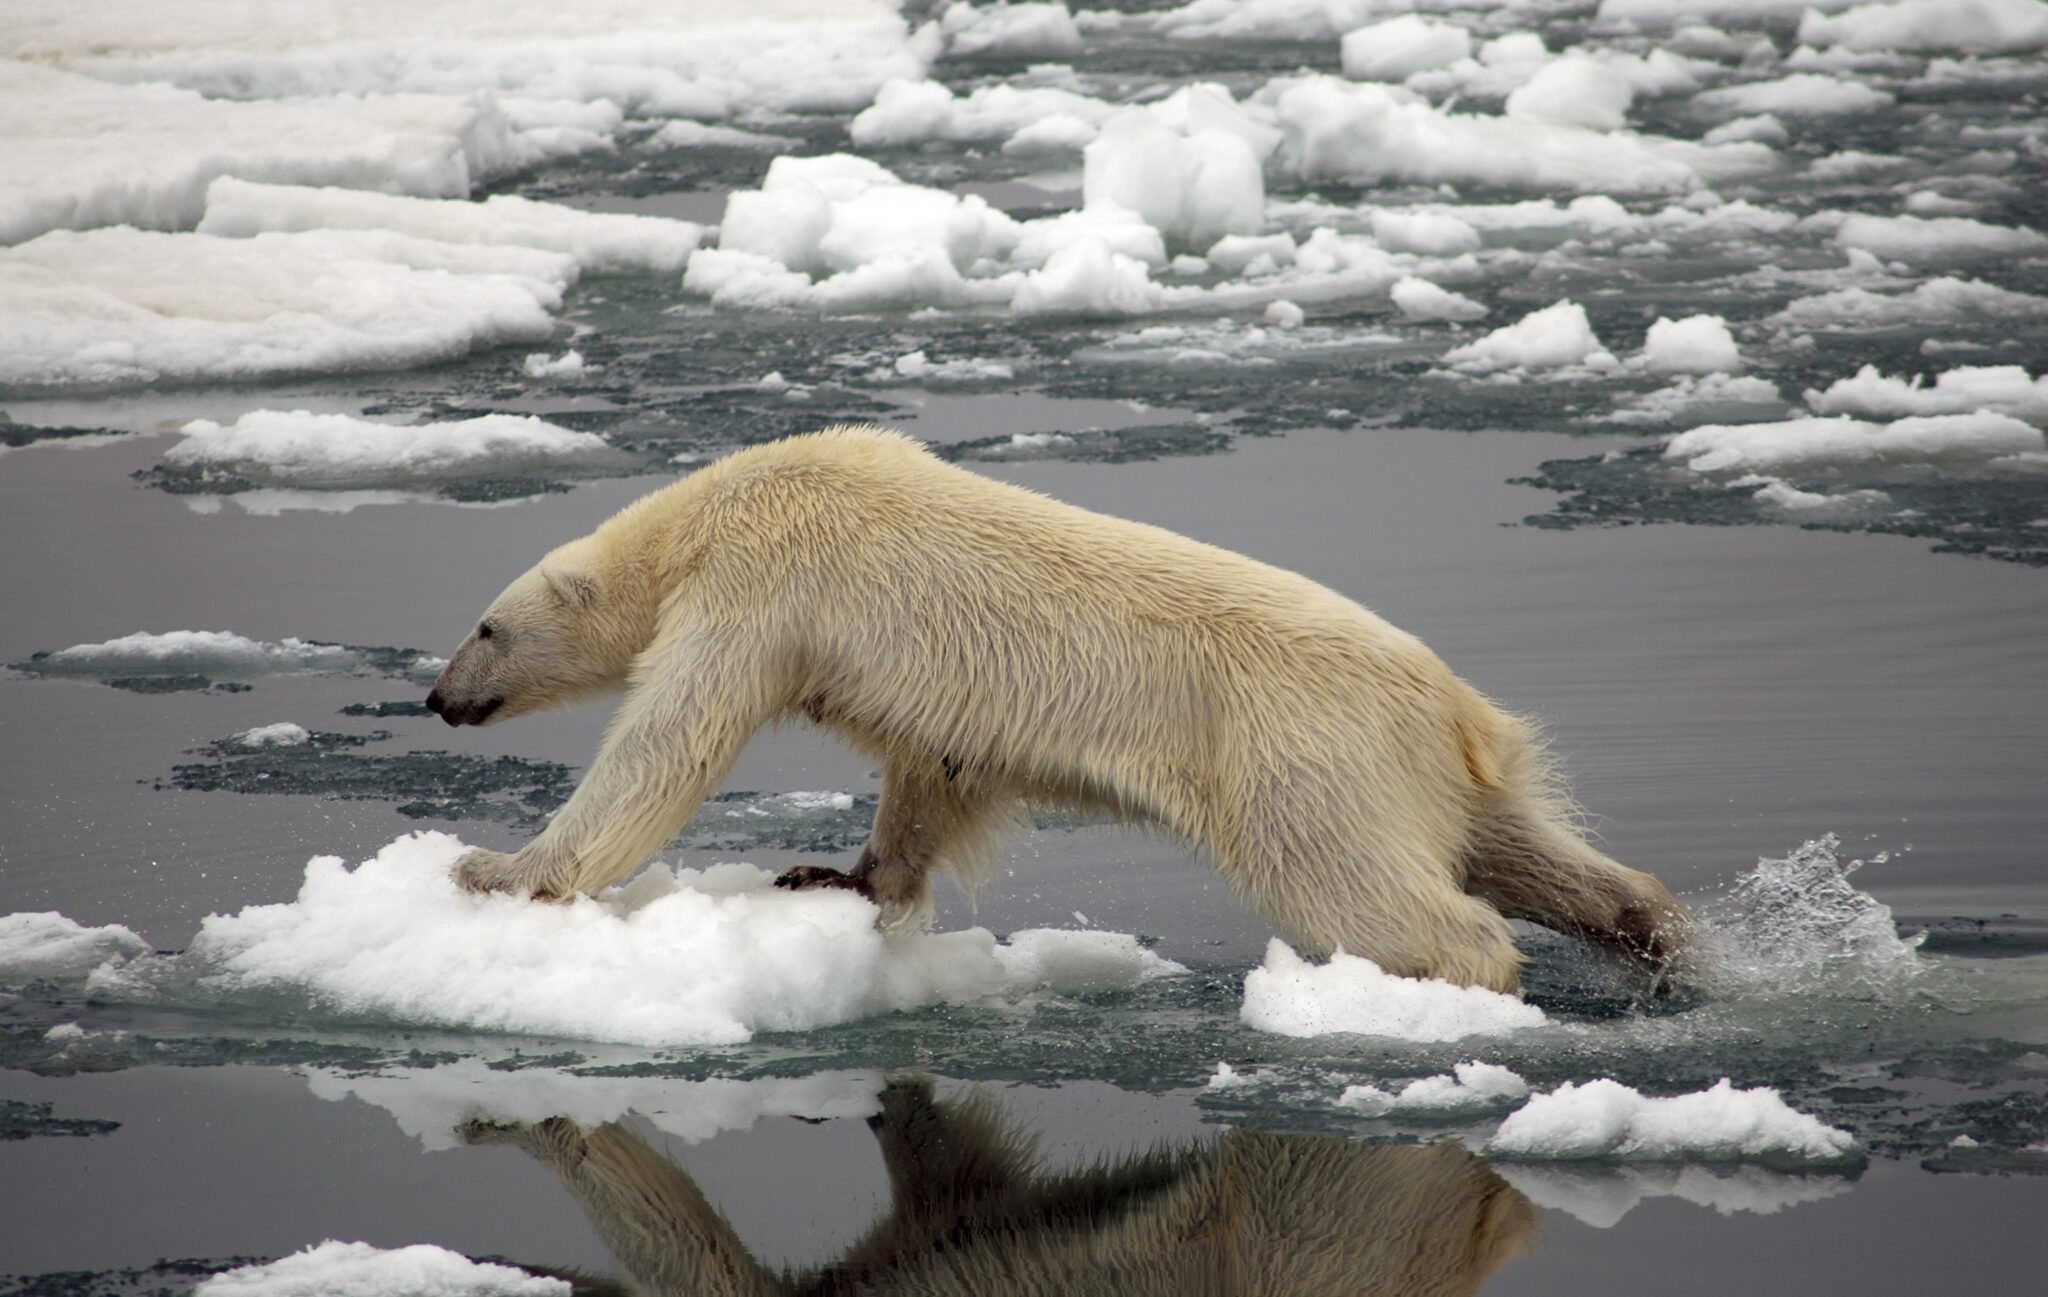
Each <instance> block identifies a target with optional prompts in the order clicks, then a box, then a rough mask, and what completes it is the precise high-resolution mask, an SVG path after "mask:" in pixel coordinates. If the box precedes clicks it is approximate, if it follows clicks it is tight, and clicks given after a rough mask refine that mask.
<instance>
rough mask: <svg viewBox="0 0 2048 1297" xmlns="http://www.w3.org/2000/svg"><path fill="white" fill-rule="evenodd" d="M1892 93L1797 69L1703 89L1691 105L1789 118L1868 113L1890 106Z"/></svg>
mask: <svg viewBox="0 0 2048 1297" xmlns="http://www.w3.org/2000/svg"><path fill="white" fill-rule="evenodd" d="M1892 102H1893V100H1892V96H1891V95H1890V94H1888V93H1886V92H1885V91H1883V90H1878V89H1875V88H1874V87H1871V86H1867V85H1864V84H1863V83H1862V82H1861V81H1856V80H1851V79H1847V78H1844V77H1838V76H1828V75H1825V74H1823V73H1819V72H1796V73H1794V74H1792V75H1791V76H1788V77H1780V78H1778V79H1777V80H1776V81H1750V82H1745V83H1743V84H1742V85H1735V86H1723V87H1721V88H1720V89H1718V90H1703V91H1701V92H1700V93H1699V94H1696V95H1694V96H1693V97H1692V106H1693V107H1694V108H1695V109H1697V110H1698V111H1700V112H1703V113H1708V114H1711V115H1713V116H1717V117H1745V116H1750V115H1753V114H1757V113H1772V114H1777V115H1781V116H1787V117H1828V116H1841V115H1844V114H1848V113H1868V112H1874V111H1876V110H1877V109H1879V108H1889V107H1890V106H1891V105H1892Z"/></svg>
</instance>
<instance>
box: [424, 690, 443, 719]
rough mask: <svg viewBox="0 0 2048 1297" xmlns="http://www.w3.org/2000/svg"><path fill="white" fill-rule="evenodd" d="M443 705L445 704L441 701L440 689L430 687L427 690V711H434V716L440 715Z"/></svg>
mask: <svg viewBox="0 0 2048 1297" xmlns="http://www.w3.org/2000/svg"><path fill="white" fill-rule="evenodd" d="M445 706H446V704H445V703H443V702H442V701H441V691H440V690H439V689H430V690H428V691H427V710H428V711H430V712H432V713H434V715H436V716H439V715H441V712H442V709H443V708H444V707H445Z"/></svg>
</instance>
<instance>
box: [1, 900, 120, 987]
mask: <svg viewBox="0 0 2048 1297" xmlns="http://www.w3.org/2000/svg"><path fill="white" fill-rule="evenodd" d="M149 950H150V947H149V943H148V942H146V941H144V940H143V939H142V938H141V937H138V936H136V935H135V934H134V933H133V932H131V931H129V930H128V929H127V928H124V927H122V926H121V925H119V924H117V923H110V924H108V925H106V926H105V927H100V928H88V927H86V926H84V925H83V924H81V923H78V922H76V921H75V920H72V919H68V918H65V917H64V916H63V915H61V914H58V913H56V912H55V911H50V910H46V911H40V912H35V913H21V914H5V915H0V984H5V985H9V986H19V985H20V984H21V983H23V982H26V981H29V980H30V979H32V978H37V977H76V976H78V975H79V974H82V973H86V972H89V971H91V970H92V969H94V968H97V967H99V966H100V965H101V964H104V963H106V962H107V961H108V960H110V959H121V958H132V957H134V956H138V955H146V954H148V953H149Z"/></svg>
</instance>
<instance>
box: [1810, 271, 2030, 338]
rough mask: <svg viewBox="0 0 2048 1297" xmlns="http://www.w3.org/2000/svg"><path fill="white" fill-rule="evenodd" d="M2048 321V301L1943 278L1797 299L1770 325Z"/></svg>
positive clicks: (1870, 326) (1850, 326) (1903, 325)
mask: <svg viewBox="0 0 2048 1297" xmlns="http://www.w3.org/2000/svg"><path fill="white" fill-rule="evenodd" d="M2043 317H2048V297H2036V296H2035V295H2033V294H2031V293H2017V292H2014V291H2013V290H2011V289H2009V288H2000V287H1999V286H1998V285H1996V284H1987V283H1985V282H1984V281H1983V280H1981V279H1957V278H1955V277H1954V276H1952V275H1944V276H1942V277H1941V278H1939V279H1930V280H1928V281H1927V282H1926V283H1924V284H1920V285H1917V286H1916V287H1915V288H1914V289H1913V291H1912V292H1910V293H1876V292H1872V291H1871V290H1870V289H1867V288H1842V289H1837V290H1835V291H1834V292H1831V293H1819V294H1816V295H1815V296H1812V297H1801V298H1797V299H1795V300H1794V301H1792V302H1791V303H1790V304H1789V305H1787V306H1786V307H1785V309H1784V310H1783V311H1782V312H1780V313H1779V314H1777V315H1775V316H1773V317H1771V322H1772V323H1781V324H1785V325H1789V326H1790V327H1792V328H1794V329H1821V328H1838V329H1889V328H1906V327H1912V328H1925V327H1926V326H1928V325H1938V324H1974V325H1982V324H1984V323H1985V322H1986V321H1988V320H2021V319H2041V318H2043Z"/></svg>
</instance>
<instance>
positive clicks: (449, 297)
mask: <svg viewBox="0 0 2048 1297" xmlns="http://www.w3.org/2000/svg"><path fill="white" fill-rule="evenodd" d="M575 278H576V263H575V261H574V260H573V259H572V258H571V257H569V256H567V255H565V254H561V253H553V252H541V251H537V250H534V249H531V248H519V247H505V246H499V245H468V244H457V243H443V242H439V241H437V240H431V239H418V238H411V237H409V236H406V235H403V234H394V233H391V232H389V231H383V230H317V231H308V232H305V233H298V234H259V235H257V236H256V237H254V238H248V239H224V238H219V237H216V236H213V235H207V234H158V233H152V232H149V231H143V230H134V229H128V228H124V227H115V228H111V229H100V230H91V231H87V232H85V233H72V232H70V231H64V230H58V231H53V232H51V233H49V234H45V235H43V236H42V237H40V238H37V239H33V240H31V241H29V242H27V243H24V244H21V245H19V246H18V247H13V248H8V249H5V250H4V251H0V386H4V385H21V386H34V387H69V386H79V385H92V386H114V385H139V384H144V383H153V382H158V381H165V380H171V381H198V380H213V381H222V380H229V381H232V380H247V379H257V378H269V377H274V376H277V375H282V374H292V373H324V372H334V371H339V370H360V369H397V368H404V367H407V366H412V365H423V364H428V363H431V362H433V361H437V360H446V359H449V358H451V357H455V356H460V355H463V354H465V353H467V352H470V351H473V350H477V349H479V348H484V347H491V346H497V345H500V344H504V343H521V342H523V343H535V342H541V341H544V340H545V339H546V338H547V337H548V335H549V334H550V333H552V332H553V329H554V322H553V320H552V318H551V317H550V315H549V312H550V311H553V310H557V309H559V308H560V306H561V304H562V294H563V292H564V291H565V290H566V289H567V288H568V286H569V285H570V284H571V283H573V282H574V281H575Z"/></svg>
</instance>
